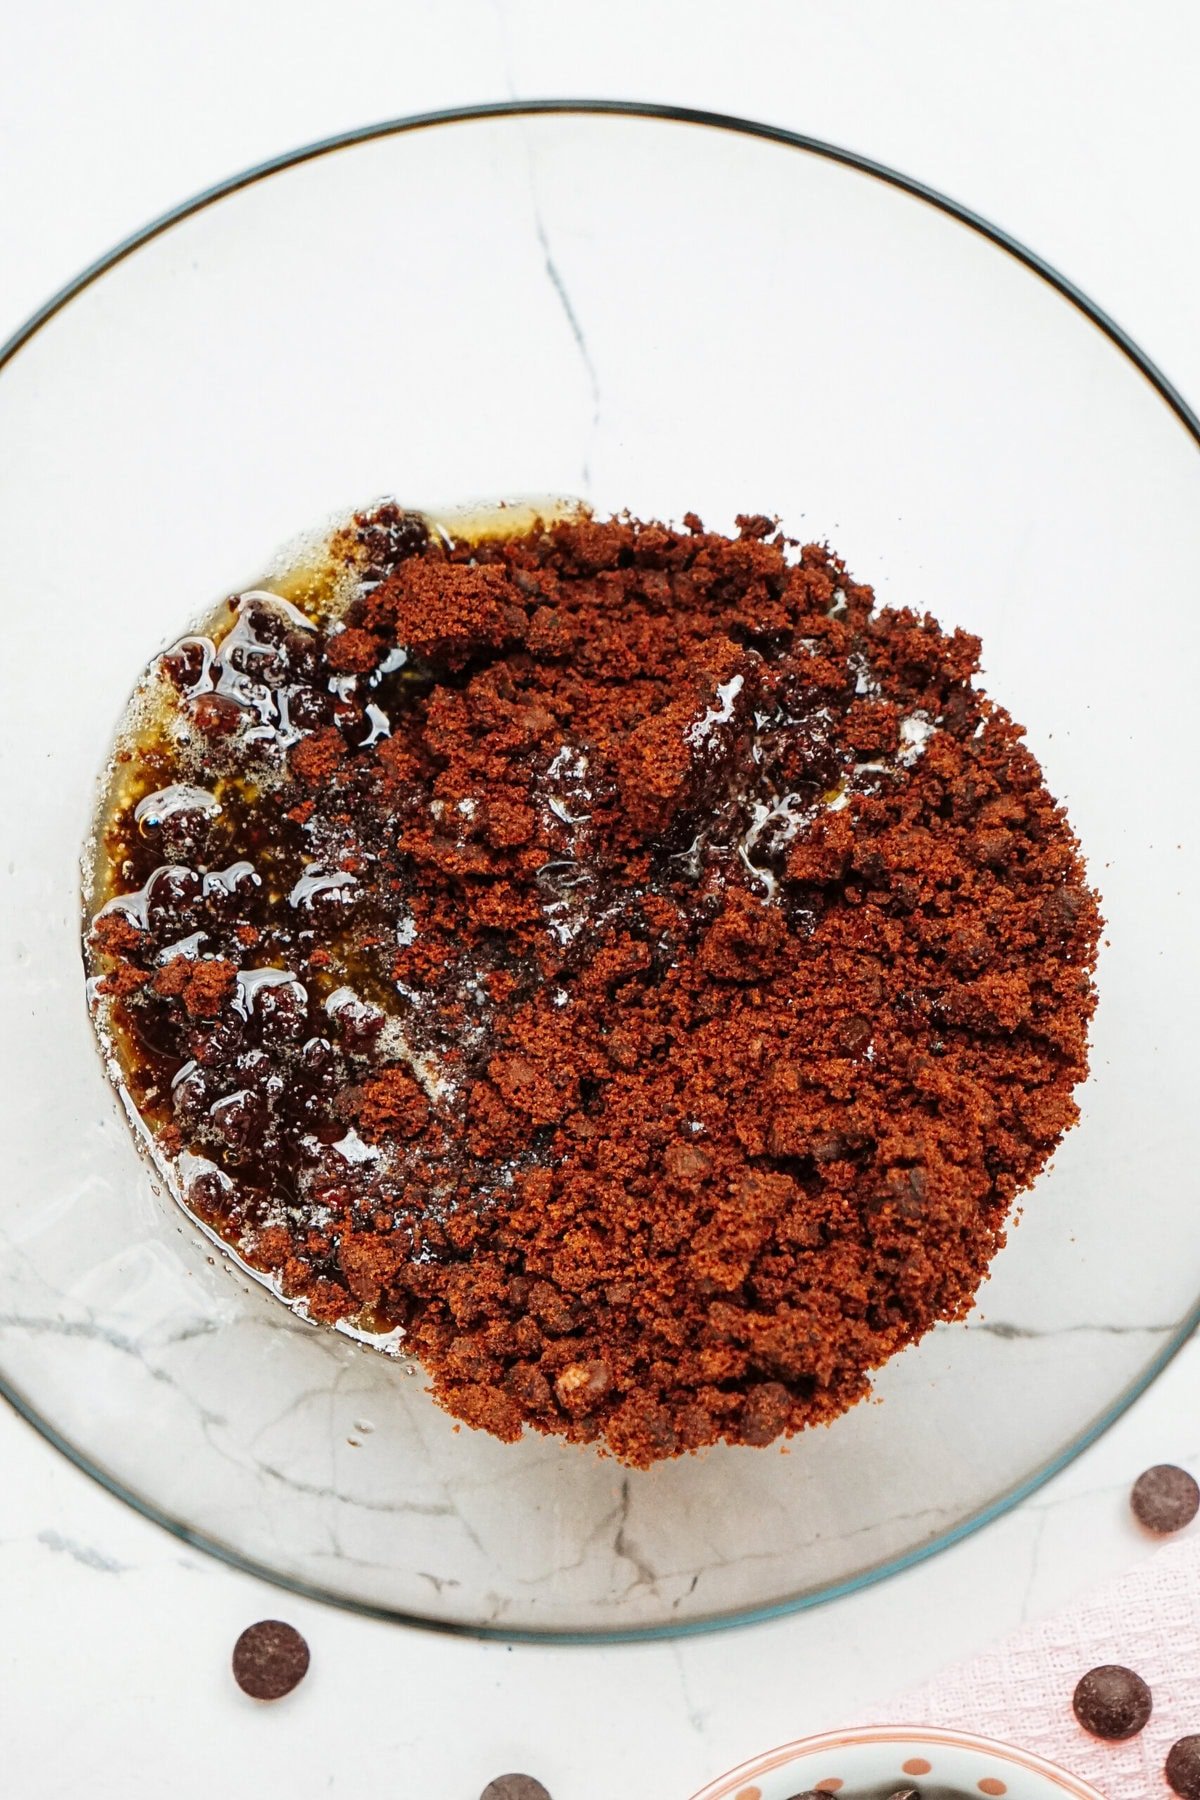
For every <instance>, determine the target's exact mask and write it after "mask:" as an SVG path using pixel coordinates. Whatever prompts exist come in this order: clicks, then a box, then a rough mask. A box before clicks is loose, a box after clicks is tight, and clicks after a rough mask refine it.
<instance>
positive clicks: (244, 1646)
mask: <svg viewBox="0 0 1200 1800" xmlns="http://www.w3.org/2000/svg"><path fill="white" fill-rule="evenodd" d="M307 1673H308V1645H307V1644H306V1643H305V1641H304V1639H303V1638H302V1637H301V1636H300V1633H299V1632H298V1631H297V1630H296V1628H295V1626H294V1625H285V1624H284V1623H283V1621H282V1620H281V1619H260V1620H259V1622H258V1624H257V1625H247V1627H246V1629H245V1631H243V1633H242V1635H241V1637H240V1638H239V1639H238V1641H237V1643H236V1644H235V1645H234V1646H233V1679H234V1680H235V1681H236V1682H237V1684H238V1686H239V1687H240V1688H241V1690H242V1692H243V1693H244V1694H249V1695H250V1697H251V1699H252V1700H282V1699H283V1696H284V1695H285V1694H290V1693H291V1691H292V1689H293V1688H294V1687H298V1686H299V1684H300V1683H301V1682H302V1681H303V1680H304V1677H305V1676H306V1675H307Z"/></svg>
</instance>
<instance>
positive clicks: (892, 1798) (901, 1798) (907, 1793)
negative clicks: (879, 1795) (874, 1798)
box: [888, 1788, 921, 1800]
mask: <svg viewBox="0 0 1200 1800" xmlns="http://www.w3.org/2000/svg"><path fill="white" fill-rule="evenodd" d="M888 1800H921V1795H920V1791H919V1790H918V1789H917V1788H897V1789H896V1792H895V1793H894V1794H889V1795H888Z"/></svg>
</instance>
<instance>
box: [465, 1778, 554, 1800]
mask: <svg viewBox="0 0 1200 1800" xmlns="http://www.w3.org/2000/svg"><path fill="white" fill-rule="evenodd" d="M479 1800H550V1793H549V1790H548V1789H547V1788H544V1787H543V1786H542V1784H541V1782H540V1781H535V1780H534V1779H533V1776H532V1775H497V1777H496V1779H495V1781H489V1782H488V1784H487V1786H486V1787H485V1788H484V1790H483V1792H482V1794H480V1796H479Z"/></svg>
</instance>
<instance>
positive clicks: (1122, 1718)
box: [1072, 1663, 1152, 1738]
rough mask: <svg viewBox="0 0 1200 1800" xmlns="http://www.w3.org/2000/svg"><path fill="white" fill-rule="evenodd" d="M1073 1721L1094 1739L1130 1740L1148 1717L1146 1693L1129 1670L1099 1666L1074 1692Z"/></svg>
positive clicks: (1143, 1684) (1119, 1666)
mask: <svg viewBox="0 0 1200 1800" xmlns="http://www.w3.org/2000/svg"><path fill="white" fill-rule="evenodd" d="M1072 1704H1073V1706H1074V1708H1075V1717H1076V1718H1077V1719H1078V1720H1079V1723H1080V1724H1081V1725H1082V1726H1083V1729H1084V1730H1085V1731H1090V1732H1091V1734H1092V1736H1093V1737H1098V1738H1129V1737H1134V1736H1136V1734H1137V1733H1138V1732H1139V1731H1140V1730H1141V1729H1142V1726H1143V1725H1144V1724H1145V1723H1146V1720H1147V1719H1148V1718H1149V1717H1150V1709H1151V1705H1152V1701H1151V1698H1150V1689H1149V1688H1148V1687H1147V1686H1146V1684H1145V1682H1144V1681H1143V1680H1142V1678H1141V1676H1140V1675H1135V1674H1134V1672H1133V1670H1132V1669H1123V1668H1122V1667H1121V1665H1120V1664H1119V1663H1102V1664H1101V1665H1100V1667H1099V1668H1097V1669H1089V1670H1088V1672H1087V1674H1086V1675H1084V1676H1083V1677H1082V1679H1081V1680H1080V1682H1079V1685H1078V1686H1077V1687H1076V1689H1075V1695H1074V1699H1073V1701H1072Z"/></svg>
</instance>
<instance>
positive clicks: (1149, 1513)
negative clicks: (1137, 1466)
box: [1129, 1463, 1200, 1532]
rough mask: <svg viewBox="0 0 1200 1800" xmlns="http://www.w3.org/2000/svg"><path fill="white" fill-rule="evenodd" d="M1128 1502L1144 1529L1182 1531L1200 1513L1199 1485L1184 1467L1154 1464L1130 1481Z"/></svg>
mask: <svg viewBox="0 0 1200 1800" xmlns="http://www.w3.org/2000/svg"><path fill="white" fill-rule="evenodd" d="M1129 1504H1130V1505H1131V1506H1132V1508H1133V1515H1134V1517H1135V1519H1137V1520H1138V1522H1139V1524H1142V1525H1144V1526H1145V1527H1146V1530H1147V1531H1157V1532H1168V1531H1182V1530H1183V1528H1184V1526H1185V1525H1190V1524H1191V1522H1192V1520H1193V1519H1194V1518H1195V1516H1196V1514H1197V1512H1200V1487H1197V1485H1196V1483H1195V1482H1194V1481H1193V1479H1192V1477H1191V1476H1190V1475H1189V1474H1188V1472H1187V1470H1186V1469H1177V1468H1176V1467H1175V1465H1174V1464H1173V1463H1156V1464H1155V1466H1154V1468H1152V1469H1147V1470H1146V1472H1145V1474H1144V1475H1139V1476H1138V1478H1137V1480H1136V1481H1135V1482H1134V1484H1133V1492H1132V1494H1131V1495H1130V1496H1129Z"/></svg>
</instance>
